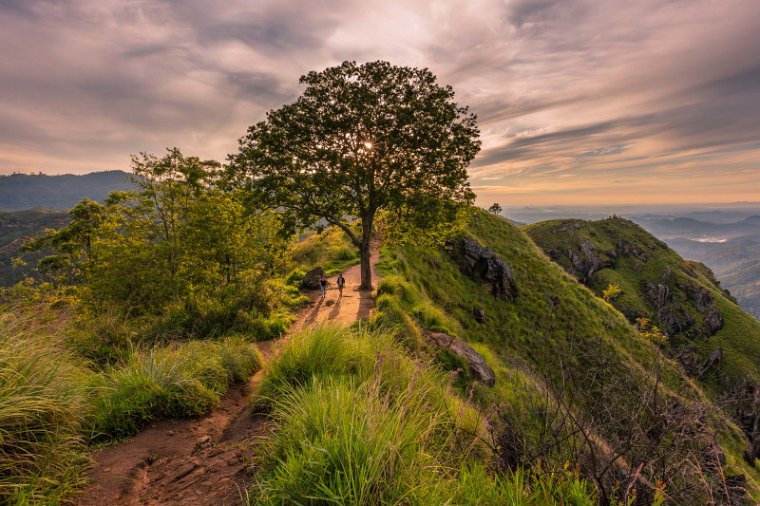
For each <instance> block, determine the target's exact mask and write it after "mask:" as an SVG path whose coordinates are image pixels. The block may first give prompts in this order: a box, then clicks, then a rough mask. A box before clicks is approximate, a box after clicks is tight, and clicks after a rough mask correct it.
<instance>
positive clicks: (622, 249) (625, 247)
mask: <svg viewBox="0 0 760 506" xmlns="http://www.w3.org/2000/svg"><path fill="white" fill-rule="evenodd" d="M650 248H651V246H650ZM615 249H616V252H617V254H618V255H620V256H625V257H630V256H632V257H636V258H638V259H639V260H641V261H642V262H646V261H647V260H648V259H649V257H647V254H646V253H644V252H643V251H641V250H640V249H639V248H638V247H636V245H634V244H631V243H630V242H628V241H624V240H620V241H619V242H618V243H617V245H616V246H615Z"/></svg>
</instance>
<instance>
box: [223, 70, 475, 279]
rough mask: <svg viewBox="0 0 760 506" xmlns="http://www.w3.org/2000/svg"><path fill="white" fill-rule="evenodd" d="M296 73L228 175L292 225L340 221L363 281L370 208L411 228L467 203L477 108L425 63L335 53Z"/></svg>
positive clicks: (429, 227) (447, 217)
mask: <svg viewBox="0 0 760 506" xmlns="http://www.w3.org/2000/svg"><path fill="white" fill-rule="evenodd" d="M300 82H301V83H302V84H305V85H306V89H305V90H304V92H303V93H302V94H301V96H300V97H298V99H297V100H296V101H295V102H293V103H291V104H288V105H285V106H283V107H281V108H279V109H276V110H273V111H270V112H269V113H268V114H267V118H266V120H265V121H261V122H259V123H256V124H255V125H253V126H251V127H250V128H249V129H248V133H247V135H246V136H245V137H243V138H242V139H241V140H240V149H239V151H238V153H236V154H234V155H231V156H230V164H229V166H228V170H229V174H230V176H231V178H232V180H234V181H236V182H238V183H240V184H242V185H244V186H246V187H247V188H248V189H249V190H250V192H249V196H250V198H251V200H252V202H253V203H254V205H256V206H259V207H273V208H278V209H280V210H282V211H283V214H284V216H285V220H286V223H287V224H289V225H291V226H293V227H309V226H323V225H324V224H325V223H327V224H331V225H334V226H337V227H340V228H341V229H343V230H344V231H345V233H346V234H348V236H349V237H350V239H351V241H352V242H353V244H354V245H355V246H356V247H357V248H359V251H360V256H361V261H362V286H363V287H364V288H369V287H370V286H371V272H370V268H369V253H370V239H371V234H372V227H373V223H374V221H375V218H376V217H377V215H378V213H379V212H385V213H386V214H387V217H388V219H387V221H388V222H389V223H392V224H393V225H394V227H395V228H396V229H397V230H402V229H403V230H406V231H410V230H413V231H414V233H415V235H416V236H417V237H419V236H420V234H423V235H424V234H425V233H430V232H431V231H440V230H441V228H445V225H447V224H451V223H453V222H454V221H455V218H456V216H457V215H458V213H459V212H460V211H461V210H462V209H463V208H465V207H466V206H468V205H469V204H470V203H471V202H472V200H473V198H474V194H473V193H472V191H471V189H470V186H469V182H468V177H467V171H466V168H467V166H468V165H469V163H470V161H471V160H472V159H473V158H474V157H475V155H476V154H477V153H478V151H479V150H480V141H479V130H478V128H477V123H476V117H475V115H474V114H471V113H469V111H468V109H467V107H461V106H459V105H458V104H457V103H456V102H455V101H454V91H453V89H452V88H451V87H450V86H442V85H440V84H438V82H437V80H436V77H435V75H433V73H432V72H430V71H429V70H428V69H419V68H410V67H399V66H394V65H391V64H390V63H388V62H384V61H376V62H371V63H366V64H362V65H357V64H356V63H355V62H344V63H343V64H341V65H339V66H336V67H330V68H327V69H325V70H323V71H321V72H309V73H308V74H307V75H305V76H303V77H301V79H300ZM354 220H355V221H356V223H353V222H354Z"/></svg>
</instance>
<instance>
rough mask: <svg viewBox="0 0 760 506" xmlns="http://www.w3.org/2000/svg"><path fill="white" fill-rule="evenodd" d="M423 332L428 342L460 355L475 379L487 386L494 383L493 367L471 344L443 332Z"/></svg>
mask: <svg viewBox="0 0 760 506" xmlns="http://www.w3.org/2000/svg"><path fill="white" fill-rule="evenodd" d="M423 333H424V335H425V337H426V338H427V341H428V342H429V343H430V344H432V345H434V346H437V347H438V348H444V349H447V350H449V351H451V352H453V353H454V354H456V355H458V356H460V357H462V358H463V359H464V360H465V361H466V362H467V364H468V365H469V366H470V371H471V372H472V374H473V375H474V376H475V377H476V378H477V379H479V380H480V381H482V382H483V383H485V384H486V385H488V386H489V387H492V386H493V385H494V383H496V375H495V374H494V372H493V369H491V368H490V367H488V364H486V361H485V359H483V356H482V355H480V353H478V352H477V351H475V350H474V349H473V348H472V346H470V345H469V344H467V343H466V342H464V341H462V340H459V339H456V338H454V337H451V336H450V335H448V334H444V333H443V332H433V331H431V330H424V331H423Z"/></svg>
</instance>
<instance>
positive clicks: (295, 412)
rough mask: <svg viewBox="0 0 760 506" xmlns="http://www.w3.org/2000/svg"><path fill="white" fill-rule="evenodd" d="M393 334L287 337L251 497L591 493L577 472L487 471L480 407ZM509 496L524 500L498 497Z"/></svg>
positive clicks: (305, 500) (347, 500) (388, 499)
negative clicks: (270, 430) (273, 427)
mask: <svg viewBox="0 0 760 506" xmlns="http://www.w3.org/2000/svg"><path fill="white" fill-rule="evenodd" d="M394 340H395V336H393V335H389V334H388V333H383V332H379V333H378V332H376V333H373V334H367V333H366V332H363V331H358V330H355V331H351V330H345V329H344V330H336V329H332V328H320V329H317V330H315V331H314V332H311V333H306V334H302V335H300V336H299V337H298V338H296V339H295V340H293V341H291V342H289V343H288V345H287V347H286V348H285V350H283V354H282V355H281V356H280V358H279V359H278V360H277V361H276V362H275V363H274V364H273V365H272V366H271V368H270V369H269V370H268V375H267V376H266V378H267V379H266V380H265V381H268V379H269V378H270V377H273V378H276V379H273V380H271V382H270V383H265V384H264V385H262V391H261V393H260V394H259V395H260V396H262V397H263V398H264V399H265V401H264V402H265V403H266V404H268V405H269V406H270V409H271V414H270V416H271V417H272V419H273V420H274V421H275V422H276V424H277V426H278V429H277V431H276V433H275V435H274V437H273V438H272V439H271V440H270V441H269V442H268V443H267V449H266V451H265V452H263V455H265V456H264V457H262V459H261V462H260V464H261V465H262V466H263V467H262V469H261V471H260V472H259V474H258V475H257V481H256V483H255V484H254V487H253V489H252V490H251V500H252V502H254V503H255V504H283V503H297V504H326V503H337V504H444V503H447V502H450V501H452V500H453V501H454V503H456V504H584V505H585V504H592V499H591V497H592V494H591V492H592V491H591V489H590V488H589V486H588V485H587V484H584V483H583V482H582V481H581V480H579V479H578V478H577V477H576V476H571V475H570V473H567V474H566V475H564V476H562V477H559V476H552V475H546V476H541V477H539V476H538V475H536V476H531V477H528V475H527V474H526V473H524V472H523V471H522V470H520V471H517V472H515V473H509V474H508V475H506V476H504V477H499V476H496V477H495V476H493V475H491V474H489V473H487V472H486V471H485V467H484V464H483V463H484V462H486V461H487V460H488V458H489V457H490V449H489V448H488V447H487V446H484V445H483V444H482V443H481V441H482V440H481V438H485V437H486V435H485V432H484V430H485V424H484V420H483V418H482V417H481V415H480V414H479V413H478V411H477V410H475V409H474V408H473V407H472V406H471V405H469V404H468V403H466V402H464V401H462V400H461V399H459V398H457V397H456V396H453V395H451V394H450V393H449V392H447V390H446V388H445V384H446V381H445V379H444V377H443V376H442V375H441V374H440V373H439V372H437V370H436V369H431V368H428V367H427V366H425V365H424V364H420V363H415V362H414V361H412V360H410V359H409V358H408V356H407V355H406V354H405V353H403V352H401V350H400V349H398V348H397V347H396V345H394V344H393V341H394ZM324 357H327V358H324ZM314 360H319V361H320V364H319V365H317V366H314V365H313V364H312V362H313V361H314ZM547 476H548V477H547ZM507 498H515V499H516V500H515V502H499V501H498V499H507ZM517 499H519V501H520V502H517ZM491 500H495V502H489V501H491ZM568 501H570V502H568Z"/></svg>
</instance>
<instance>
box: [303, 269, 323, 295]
mask: <svg viewBox="0 0 760 506" xmlns="http://www.w3.org/2000/svg"><path fill="white" fill-rule="evenodd" d="M324 275H325V270H324V269H323V268H322V267H314V268H313V269H312V270H310V271H309V272H307V273H306V274H305V275H304V277H303V279H302V280H301V289H304V290H319V278H321V277H322V276H324Z"/></svg>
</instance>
